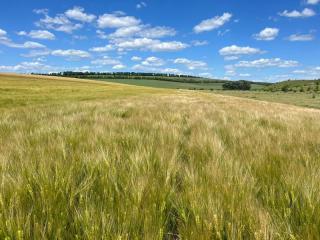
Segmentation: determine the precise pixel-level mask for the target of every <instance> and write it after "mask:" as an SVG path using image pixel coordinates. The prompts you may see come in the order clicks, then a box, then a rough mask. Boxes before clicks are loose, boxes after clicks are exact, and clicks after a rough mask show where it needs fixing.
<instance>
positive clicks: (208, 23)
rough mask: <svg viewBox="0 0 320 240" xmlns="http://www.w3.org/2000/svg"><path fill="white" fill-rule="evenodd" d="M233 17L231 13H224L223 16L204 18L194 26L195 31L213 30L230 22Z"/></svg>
mask: <svg viewBox="0 0 320 240" xmlns="http://www.w3.org/2000/svg"><path fill="white" fill-rule="evenodd" d="M231 18H232V14H231V13H224V14H223V15H222V16H216V17H214V18H210V19H206V20H203V21H202V22H201V23H199V24H198V25H196V26H195V27H194V28H193V31H194V32H195V33H201V32H206V31H212V30H214V29H217V28H219V27H222V26H223V25H224V24H226V23H227V22H229V21H230V19H231Z"/></svg>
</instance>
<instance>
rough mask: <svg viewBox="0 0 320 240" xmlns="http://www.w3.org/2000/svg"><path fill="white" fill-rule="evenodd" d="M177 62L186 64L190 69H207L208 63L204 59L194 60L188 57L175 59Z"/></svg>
mask: <svg viewBox="0 0 320 240" xmlns="http://www.w3.org/2000/svg"><path fill="white" fill-rule="evenodd" d="M173 62H174V63H175V64H182V65H185V66H186V67H187V68H188V69H189V70H195V69H207V68H208V65H207V63H205V62H203V61H194V60H190V59H187V58H177V59H175V60H174V61H173Z"/></svg>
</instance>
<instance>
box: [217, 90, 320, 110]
mask: <svg viewBox="0 0 320 240" xmlns="http://www.w3.org/2000/svg"><path fill="white" fill-rule="evenodd" d="M214 93H216V94H223V95H228V96H235V97H242V98H250V99H255V100H261V101H268V102H278V103H285V104H292V105H296V106H301V107H310V108H317V109H320V92H319V93H313V92H269V91H215V92H214Z"/></svg>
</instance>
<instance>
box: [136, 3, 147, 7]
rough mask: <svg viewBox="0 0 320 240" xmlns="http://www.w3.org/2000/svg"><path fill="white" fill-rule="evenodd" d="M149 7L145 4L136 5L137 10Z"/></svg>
mask: <svg viewBox="0 0 320 240" xmlns="http://www.w3.org/2000/svg"><path fill="white" fill-rule="evenodd" d="M145 7H147V4H146V3H145V2H140V3H138V4H137V5H136V8H137V9H141V8H145Z"/></svg>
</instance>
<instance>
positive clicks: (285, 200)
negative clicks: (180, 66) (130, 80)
mask: <svg viewBox="0 0 320 240" xmlns="http://www.w3.org/2000/svg"><path fill="white" fill-rule="evenodd" d="M30 84H31V83H30ZM70 84H71V85H70V86H72V83H70ZM31 85H32V84H31ZM1 87H3V85H0V88H1ZM88 88H89V86H88ZM11 91H12V92H14V89H13V90H11ZM39 91H40V92H41V91H42V90H41V89H40V90H39ZM88 91H89V92H90V95H92V94H93V93H92V91H91V90H88ZM109 91H113V90H112V89H111V90H110V89H109ZM130 91H131V90H130ZM137 91H138V92H139V91H141V93H139V94H137V95H136V96H129V97H128V96H127V95H124V96H121V95H120V94H119V95H118V97H115V98H112V99H110V98H107V99H103V98H102V97H101V98H99V99H95V98H93V99H91V100H90V101H79V99H78V98H76V97H75V98H74V100H72V98H71V96H72V95H68V96H69V97H68V99H67V102H65V101H62V102H60V103H59V104H54V102H53V101H52V100H50V101H44V102H43V104H40V105H39V104H38V102H37V104H33V105H30V106H26V107H21V106H17V107H12V106H11V105H10V107H3V108H2V109H0V163H1V164H0V238H1V239H318V238H319V236H320V204H319V203H320V202H319V197H320V185H319V182H320V174H319V167H320V137H319V132H320V121H319V120H320V112H319V111H317V110H311V109H303V108H297V107H290V106H287V105H280V104H272V103H264V102H256V101H253V100H246V99H243V100H241V99H239V98H233V97H228V96H218V95H212V94H197V93H190V92H178V91H177V92H175V94H174V95H173V94H172V93H171V92H170V93H168V94H165V93H164V92H162V93H161V94H155V93H152V92H148V90H145V91H146V93H143V92H142V90H141V89H137ZM23 94H26V97H28V96H27V95H28V92H26V93H23ZM70 94H71V93H70ZM83 94H84V95H83V96H82V97H86V92H85V91H84V92H83ZM97 94H98V93H97ZM39 96H40V95H39ZM61 98H62V96H61Z"/></svg>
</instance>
